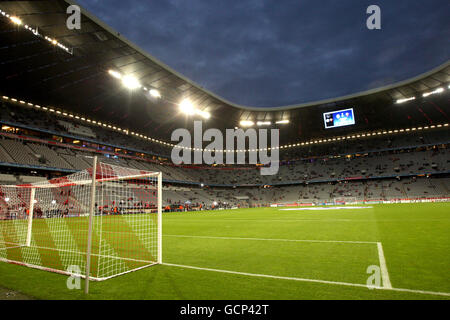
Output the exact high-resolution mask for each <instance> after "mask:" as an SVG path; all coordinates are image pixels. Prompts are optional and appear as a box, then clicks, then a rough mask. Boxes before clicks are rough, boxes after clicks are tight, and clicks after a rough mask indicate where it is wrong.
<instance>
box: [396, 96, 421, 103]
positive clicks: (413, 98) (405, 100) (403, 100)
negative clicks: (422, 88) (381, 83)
mask: <svg viewBox="0 0 450 320" xmlns="http://www.w3.org/2000/svg"><path fill="white" fill-rule="evenodd" d="M415 99H416V97H410V98H405V99H398V100H397V101H396V103H397V104H400V103H405V102H408V101H411V100H415Z"/></svg>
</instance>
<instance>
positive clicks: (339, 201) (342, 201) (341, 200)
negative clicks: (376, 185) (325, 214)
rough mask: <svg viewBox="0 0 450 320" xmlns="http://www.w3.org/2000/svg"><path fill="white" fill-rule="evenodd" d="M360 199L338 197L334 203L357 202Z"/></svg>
mask: <svg viewBox="0 0 450 320" xmlns="http://www.w3.org/2000/svg"><path fill="white" fill-rule="evenodd" d="M356 203H358V199H357V198H356V197H337V198H334V204H356Z"/></svg>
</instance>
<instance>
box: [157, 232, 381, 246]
mask: <svg viewBox="0 0 450 320" xmlns="http://www.w3.org/2000/svg"><path fill="white" fill-rule="evenodd" d="M163 236H164V237H176V238H199V239H219V240H220V239H222V240H254V241H282V242H319V243H320V242H323V243H352V244H376V243H377V242H374V241H346V240H297V239H266V238H238V237H212V236H211V237H210V236H189V235H181V234H165V235H163Z"/></svg>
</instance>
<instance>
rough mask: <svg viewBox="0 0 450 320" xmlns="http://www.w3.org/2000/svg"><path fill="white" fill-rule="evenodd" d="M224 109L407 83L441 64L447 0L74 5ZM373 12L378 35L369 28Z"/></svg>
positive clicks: (131, 0)
mask: <svg viewBox="0 0 450 320" xmlns="http://www.w3.org/2000/svg"><path fill="white" fill-rule="evenodd" d="M79 3H80V4H81V5H82V6H84V7H85V8H86V9H88V10H89V11H91V12H92V13H93V14H95V15H96V16H98V17H99V18H100V19H101V20H103V21H104V22H106V23H107V24H108V25H110V26H111V27H113V28H114V29H116V30H117V31H119V32H120V33H121V34H123V35H124V36H125V37H127V38H128V39H130V40H131V41H133V42H134V43H136V44H137V45H139V46H140V47H142V48H143V49H145V50H146V51H147V52H148V53H150V54H151V55H153V56H155V57H156V58H158V59H159V60H161V61H163V62H164V63H166V64H167V65H169V66H170V67H172V68H173V69H175V70H177V71H178V72H180V73H182V74H184V75H185V76H186V77H188V78H190V79H192V80H193V81H195V82H197V83H198V84H200V85H201V86H203V87H205V88H207V89H209V90H211V91H212V92H214V93H216V94H218V95H219V96H222V97H224V98H225V99H227V100H230V101H231V102H234V103H237V104H241V105H249V106H281V105H289V104H296V103H302V102H308V101H314V100H318V99H325V98H331V97H336V96H342V95H346V94H350V93H355V92H358V91H362V90H367V89H371V88H374V87H377V86H380V85H385V84H390V83H393V82H396V81H401V80H405V79H407V78H409V77H413V76H416V75H418V74H421V73H423V72H426V71H428V70H430V69H432V68H434V67H436V66H438V65H440V64H442V63H444V62H445V61H447V60H448V58H449V53H450V50H449V49H450V45H449V41H448V39H449V38H450V22H449V21H450V20H449V19H448V12H450V2H449V1H448V0H428V1H423V0H395V1H393V0H377V1H372V0H371V1H366V0H320V1H317V0H315V1H314V0H308V1H306V0H296V1H293V0H282V1H280V0H278V1H276V0H274V1H269V0H239V1H235V0H151V1H142V0H128V1H119V0H96V1H93V0H80V1H79ZM371 4H377V5H379V6H380V7H381V11H382V30H378V31H370V30H368V29H367V28H366V18H367V15H366V13H365V12H366V8H367V7H368V6H369V5H371Z"/></svg>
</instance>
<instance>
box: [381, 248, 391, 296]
mask: <svg viewBox="0 0 450 320" xmlns="http://www.w3.org/2000/svg"><path fill="white" fill-rule="evenodd" d="M377 248H378V258H379V259H380V269H381V279H382V280H383V287H384V288H386V289H392V285H391V280H390V279H389V273H388V269H387V265H386V259H385V258H384V252H383V246H382V244H381V242H377Z"/></svg>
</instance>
